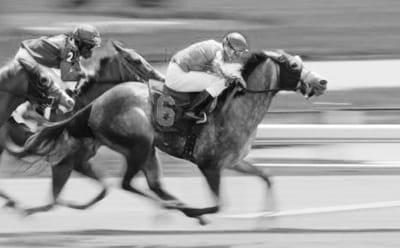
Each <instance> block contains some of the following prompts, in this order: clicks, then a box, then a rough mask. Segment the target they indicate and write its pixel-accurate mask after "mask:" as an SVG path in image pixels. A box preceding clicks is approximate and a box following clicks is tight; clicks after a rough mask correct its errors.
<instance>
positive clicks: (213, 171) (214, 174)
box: [199, 164, 221, 213]
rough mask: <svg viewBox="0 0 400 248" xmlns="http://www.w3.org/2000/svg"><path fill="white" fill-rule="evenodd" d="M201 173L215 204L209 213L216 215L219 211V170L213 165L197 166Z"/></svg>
mask: <svg viewBox="0 0 400 248" xmlns="http://www.w3.org/2000/svg"><path fill="white" fill-rule="evenodd" d="M199 169H200V171H201V173H203V175H204V177H205V178H206V181H207V184H208V186H209V187H210V189H211V192H212V193H213V196H214V201H215V202H216V205H215V207H211V208H210V209H209V210H210V211H211V212H210V213H216V212H218V211H219V209H220V205H221V202H220V186H221V168H219V167H218V166H216V165H215V164H211V165H210V164H206V165H204V166H199Z"/></svg>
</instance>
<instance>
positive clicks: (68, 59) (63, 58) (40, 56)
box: [15, 25, 101, 104]
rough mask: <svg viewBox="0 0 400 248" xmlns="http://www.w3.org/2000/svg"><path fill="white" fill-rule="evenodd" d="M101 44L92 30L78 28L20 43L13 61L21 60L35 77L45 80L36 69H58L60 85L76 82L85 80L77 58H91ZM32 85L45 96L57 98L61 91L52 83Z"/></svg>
mask: <svg viewBox="0 0 400 248" xmlns="http://www.w3.org/2000/svg"><path fill="white" fill-rule="evenodd" d="M100 43H101V38H100V33H99V32H98V31H97V29H96V28H95V27H93V26H90V25H81V26H78V27H77V28H75V30H74V31H73V32H72V33H69V34H61V35H56V36H51V37H45V36H44V37H40V38H36V39H30V40H25V41H23V42H22V43H21V47H20V49H19V50H18V52H17V54H16V56H15V59H16V60H17V61H19V62H20V61H21V60H23V61H24V63H25V65H26V64H28V65H29V66H28V68H29V69H31V70H32V71H33V72H34V73H36V74H38V75H43V76H46V72H44V71H43V69H41V66H39V65H42V66H45V67H48V68H55V69H60V72H61V79H62V80H63V81H79V80H80V79H82V78H85V77H86V75H85V73H84V72H83V71H82V69H81V65H80V58H81V57H82V58H85V59H88V58H90V57H91V56H92V49H93V48H94V47H98V46H100ZM20 63H21V62H20ZM34 83H35V84H37V85H36V86H37V87H38V88H39V89H42V91H43V92H44V94H45V95H47V96H52V95H60V94H58V93H59V91H60V90H61V89H60V88H59V87H58V86H57V85H55V84H54V83H53V82H52V81H51V80H47V81H46V80H44V81H41V82H34ZM61 95H62V94H61ZM71 104H74V103H71Z"/></svg>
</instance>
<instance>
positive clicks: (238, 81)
mask: <svg viewBox="0 0 400 248" xmlns="http://www.w3.org/2000/svg"><path fill="white" fill-rule="evenodd" d="M229 82H230V83H231V84H232V83H233V84H235V85H238V86H240V87H241V88H243V89H246V88H247V84H246V81H244V79H243V78H242V77H233V78H231V79H230V80H229Z"/></svg>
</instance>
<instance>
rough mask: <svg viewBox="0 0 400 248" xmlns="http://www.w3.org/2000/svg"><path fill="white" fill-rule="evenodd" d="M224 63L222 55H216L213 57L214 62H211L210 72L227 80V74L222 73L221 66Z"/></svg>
mask: <svg viewBox="0 0 400 248" xmlns="http://www.w3.org/2000/svg"><path fill="white" fill-rule="evenodd" d="M223 64H224V61H223V59H222V53H217V55H216V56H215V58H214V60H213V61H212V71H213V72H215V73H217V74H218V75H220V76H221V77H223V78H229V77H228V75H227V73H225V72H224V70H223V66H222V65H223Z"/></svg>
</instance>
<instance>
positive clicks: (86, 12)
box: [0, 0, 400, 174]
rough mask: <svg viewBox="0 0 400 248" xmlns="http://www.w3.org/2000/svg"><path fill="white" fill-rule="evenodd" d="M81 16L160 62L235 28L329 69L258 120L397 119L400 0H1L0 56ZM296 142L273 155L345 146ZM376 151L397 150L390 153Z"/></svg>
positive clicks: (329, 156) (260, 44)
mask: <svg viewBox="0 0 400 248" xmlns="http://www.w3.org/2000/svg"><path fill="white" fill-rule="evenodd" d="M79 23H89V24H93V25H95V26H96V27H98V28H99V30H100V31H101V32H102V35H103V37H104V39H105V40H106V39H116V40H119V41H121V42H123V43H124V44H125V45H126V46H127V47H130V48H133V49H135V50H136V51H137V52H139V53H140V54H141V55H142V56H144V57H145V58H146V59H147V60H148V61H150V62H151V63H152V64H153V65H155V66H156V67H157V68H158V69H160V70H161V71H162V72H164V71H165V67H166V65H167V62H168V60H169V59H170V57H171V56H172V55H173V54H174V53H175V52H176V51H178V50H180V49H182V48H184V47H186V46H187V45H189V44H191V43H193V42H197V41H200V40H204V39H209V38H212V39H217V40H218V39H221V38H222V36H223V35H224V34H225V33H226V32H228V31H234V30H235V31H240V32H243V33H244V34H245V35H246V36H247V37H248V40H249V43H250V45H251V47H252V49H253V50H273V49H285V50H287V51H288V52H289V53H292V54H298V55H300V56H301V57H302V58H303V60H304V61H305V65H306V66H307V67H309V68H310V69H313V70H315V71H316V72H318V73H320V74H322V75H323V76H325V77H326V78H327V79H328V81H329V84H328V91H327V93H326V94H325V95H324V96H321V97H319V98H315V99H310V100H306V99H304V98H303V97H302V96H300V95H298V94H294V93H280V94H279V95H278V96H277V97H276V98H275V99H274V101H273V104H272V107H271V109H270V110H271V111H270V113H269V114H268V115H267V116H266V118H265V120H264V122H263V124H289V125H291V124H324V125H325V124H351V125H352V124H399V123H400V118H399V114H400V99H399V97H398V96H399V86H400V84H399V83H400V77H399V75H398V73H397V72H398V68H399V67H398V66H399V65H400V60H398V59H399V58H400V45H399V44H400V2H398V1H393V0H381V1H375V0H355V1H347V0H336V1H328V0H296V1H294V0H280V1H272V0H247V1H238V0H218V1H216V0H202V1H198V0H113V1H109V0H34V1H32V0H18V1H15V0H0V61H2V62H3V61H4V62H5V61H7V59H9V58H11V57H12V56H14V54H15V52H16V51H17V48H18V46H19V44H20V42H21V41H22V40H24V39H28V38H33V37H38V36H42V35H53V34H58V33H62V32H65V31H69V30H70V29H71V28H72V27H74V26H75V25H76V24H79ZM307 146H308V145H307ZM296 147H297V148H299V149H298V150H297V151H294V150H293V149H296V148H293V149H292V150H290V151H285V150H277V151H276V153H275V154H285V156H283V155H282V156H280V157H279V159H276V158H273V159H272V160H273V161H275V162H276V161H278V160H279V161H286V162H288V161H289V160H290V159H288V158H287V157H288V155H287V154H291V156H292V157H293V159H292V162H293V163H297V162H298V161H299V159H300V160H301V161H303V160H302V159H304V161H305V162H307V161H308V162H309V161H311V160H312V161H314V162H315V160H316V159H317V158H318V159H320V160H321V159H323V158H322V157H321V156H325V157H324V158H325V159H326V161H328V162H332V161H337V160H340V161H342V162H343V161H344V160H345V159H349V154H348V153H346V151H348V150H349V147H348V146H343V145H341V146H340V147H341V148H340V149H338V147H337V146H333V147H332V145H330V146H326V145H325V146H324V145H318V146H315V147H313V148H312V149H310V147H306V148H304V145H303V146H296ZM321 147H322V148H321ZM327 147H328V148H327ZM357 147H360V146H355V147H352V148H351V149H352V150H353V151H354V150H356V151H358V150H359V152H360V154H361V152H362V151H364V148H357ZM270 149H271V148H270ZM321 149H322V151H323V152H322V151H321ZM326 149H328V150H329V152H327V151H326ZM370 149H372V150H374V149H375V148H370ZM379 149H380V150H385V151H391V152H393V153H396V152H395V151H396V150H397V149H396V148H395V147H392V148H387V147H386V148H383V149H381V148H379ZM310 151H312V152H310ZM333 151H335V152H334V153H332V152H333ZM103 153H104V152H103ZM103 153H101V154H103ZM106 153H107V152H106ZM321 154H325V155H321ZM356 154H357V152H356ZM299 156H300V157H304V158H299ZM377 156H378V155H377ZM380 157H385V158H386V157H390V158H392V159H397V157H396V156H393V154H391V155H390V156H388V155H387V154H386V155H381V156H380ZM353 158H354V159H355V160H357V161H360V160H363V159H364V157H363V156H362V155H360V156H354V155H353V156H350V159H353ZM378 158H379V156H378ZM97 159H98V160H96V162H97V163H101V164H118V163H119V158H115V157H112V158H108V157H107V158H105V157H101V156H100V157H99V158H97ZM165 159H167V160H169V159H170V158H165ZM264 159H265V158H264ZM371 159H373V158H371ZM375 159H376V158H375ZM320 160H319V162H321V161H320ZM116 161H118V163H117V162H116ZM173 161H174V162H171V163H167V164H174V163H175V160H173ZM351 161H354V160H351ZM322 162H323V161H322ZM178 167H179V168H180V169H176V170H178V171H180V170H181V168H182V167H181V166H178ZM3 168H4V167H3ZM174 168H175V167H173V168H171V167H168V166H167V170H166V171H167V173H168V172H170V171H172V174H174V173H175V169H174ZM190 168H192V167H191V166H190ZM118 170H119V169H118ZM118 170H116V171H118ZM193 170H195V169H193ZM6 174H7V173H6ZM17 174H18V173H17ZM112 174H113V173H112Z"/></svg>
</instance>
